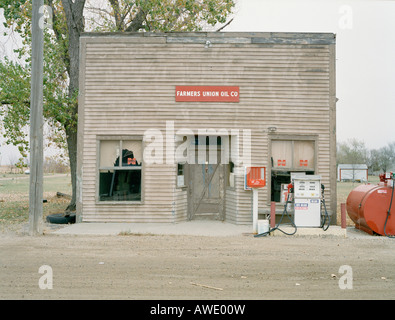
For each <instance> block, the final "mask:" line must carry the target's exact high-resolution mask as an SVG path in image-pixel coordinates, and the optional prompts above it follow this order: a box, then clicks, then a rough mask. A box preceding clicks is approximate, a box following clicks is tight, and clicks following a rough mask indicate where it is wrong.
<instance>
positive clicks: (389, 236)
mask: <svg viewBox="0 0 395 320" xmlns="http://www.w3.org/2000/svg"><path fill="white" fill-rule="evenodd" d="M394 189H395V181H394V183H393V184H392V193H391V201H390V207H389V208H388V211H387V217H386V218H385V223H384V234H385V236H386V237H388V238H392V239H393V238H395V235H390V234H387V232H386V228H387V221H388V217H389V216H390V214H391V207H392V199H393V197H394Z"/></svg>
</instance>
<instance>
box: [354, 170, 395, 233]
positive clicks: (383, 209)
mask: <svg viewBox="0 0 395 320" xmlns="http://www.w3.org/2000/svg"><path fill="white" fill-rule="evenodd" d="M391 179H392V181H391ZM393 179H394V174H392V173H391V174H381V175H380V183H379V184H378V185H372V184H366V185H360V186H358V187H356V188H355V189H353V190H352V191H351V192H350V194H349V195H348V197H347V203H346V208H347V213H348V216H349V217H350V218H351V220H352V221H353V222H354V223H355V228H357V229H360V230H363V231H365V232H367V233H369V234H371V235H373V234H379V235H383V236H384V235H385V236H393V235H395V204H392V202H393V201H394V200H393V197H394V194H393V188H394V180H393ZM388 211H389V214H388Z"/></svg>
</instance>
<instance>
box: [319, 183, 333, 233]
mask: <svg viewBox="0 0 395 320" xmlns="http://www.w3.org/2000/svg"><path fill="white" fill-rule="evenodd" d="M321 190H322V199H321V203H322V204H323V206H324V210H325V214H324V220H323V221H322V224H321V226H320V228H322V230H324V231H326V230H328V228H329V226H330V224H331V217H330V216H329V214H328V211H327V210H326V204H325V196H324V190H325V186H324V185H323V184H321ZM327 219H328V224H327V225H326V226H325V222H326V220H327Z"/></svg>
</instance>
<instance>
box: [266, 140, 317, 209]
mask: <svg viewBox="0 0 395 320" xmlns="http://www.w3.org/2000/svg"><path fill="white" fill-rule="evenodd" d="M318 139H319V136H318V135H301V134H270V135H269V149H268V151H269V152H268V164H269V165H268V171H267V174H266V177H267V183H266V185H267V186H268V192H267V204H270V203H271V194H272V190H271V183H272V172H273V171H280V172H281V171H283V172H288V171H292V172H311V171H313V172H314V174H318V173H317V172H318V162H317V161H318V153H319V150H318V148H319V146H318ZM273 141H292V157H294V142H295V141H311V142H313V146H314V166H313V167H304V168H300V167H299V168H298V167H294V166H293V167H284V168H280V167H278V166H274V164H273V166H272V144H273ZM276 204H281V202H276Z"/></svg>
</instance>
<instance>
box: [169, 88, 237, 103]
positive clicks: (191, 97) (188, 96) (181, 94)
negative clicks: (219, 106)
mask: <svg viewBox="0 0 395 320" xmlns="http://www.w3.org/2000/svg"><path fill="white" fill-rule="evenodd" d="M175 94H176V102H239V101H240V99H239V96H240V92H239V87H233V86H176V93H175Z"/></svg>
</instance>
